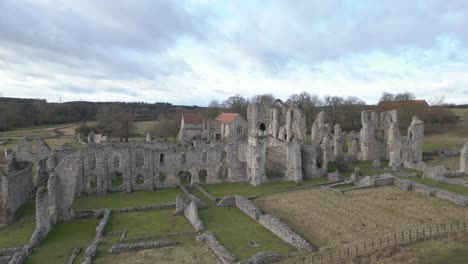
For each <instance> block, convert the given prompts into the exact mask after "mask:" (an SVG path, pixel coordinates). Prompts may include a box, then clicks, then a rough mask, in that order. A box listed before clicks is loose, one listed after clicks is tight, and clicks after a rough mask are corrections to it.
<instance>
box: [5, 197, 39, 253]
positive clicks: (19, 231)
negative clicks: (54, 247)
mask: <svg viewBox="0 0 468 264" xmlns="http://www.w3.org/2000/svg"><path fill="white" fill-rule="evenodd" d="M34 215H35V208H34V203H33V202H26V203H25V204H23V205H22V206H21V207H20V208H18V210H17V211H16V215H15V221H14V222H12V223H10V224H8V225H7V226H6V227H4V228H3V229H0V248H8V247H16V246H20V245H24V244H26V243H28V242H29V239H30V238H31V235H32V233H33V232H34V228H35V227H36V224H35V222H34Z"/></svg>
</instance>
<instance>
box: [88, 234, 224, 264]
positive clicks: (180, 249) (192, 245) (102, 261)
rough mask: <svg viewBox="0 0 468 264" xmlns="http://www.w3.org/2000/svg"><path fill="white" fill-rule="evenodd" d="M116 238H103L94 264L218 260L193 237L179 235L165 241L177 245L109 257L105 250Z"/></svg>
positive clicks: (212, 262)
mask: <svg viewBox="0 0 468 264" xmlns="http://www.w3.org/2000/svg"><path fill="white" fill-rule="evenodd" d="M117 240H118V236H107V237H104V240H103V242H102V243H101V244H100V245H99V247H98V253H97V258H96V260H95V262H94V263H96V264H115V263H122V264H152V263H155V260H157V263H164V264H169V263H181V264H198V263H206V264H218V263H219V261H218V258H217V257H216V256H215V255H214V254H213V253H212V252H211V250H210V249H209V248H208V246H207V245H206V244H205V243H203V242H198V241H196V240H195V235H193V234H192V235H181V236H177V237H171V238H169V239H166V240H170V241H176V242H179V243H180V244H179V245H176V246H171V247H166V248H158V249H148V250H142V251H138V252H128V253H123V254H119V255H111V254H109V253H108V252H107V250H108V249H109V248H110V247H111V246H112V245H114V244H116V243H117Z"/></svg>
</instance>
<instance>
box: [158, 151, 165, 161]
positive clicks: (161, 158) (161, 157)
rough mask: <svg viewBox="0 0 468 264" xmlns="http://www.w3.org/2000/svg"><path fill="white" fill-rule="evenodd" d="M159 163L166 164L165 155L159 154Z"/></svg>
mask: <svg viewBox="0 0 468 264" xmlns="http://www.w3.org/2000/svg"><path fill="white" fill-rule="evenodd" d="M159 162H160V163H164V154H162V153H161V154H159Z"/></svg>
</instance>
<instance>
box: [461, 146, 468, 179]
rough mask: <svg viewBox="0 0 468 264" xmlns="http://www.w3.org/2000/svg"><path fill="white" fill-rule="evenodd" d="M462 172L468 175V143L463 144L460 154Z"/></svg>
mask: <svg viewBox="0 0 468 264" xmlns="http://www.w3.org/2000/svg"><path fill="white" fill-rule="evenodd" d="M460 171H461V172H464V173H466V174H468V142H465V144H463V148H462V150H461V152H460Z"/></svg>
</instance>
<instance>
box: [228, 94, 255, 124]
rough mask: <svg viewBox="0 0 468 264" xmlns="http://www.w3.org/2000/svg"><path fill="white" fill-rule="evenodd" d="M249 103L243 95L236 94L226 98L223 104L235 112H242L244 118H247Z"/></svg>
mask: <svg viewBox="0 0 468 264" xmlns="http://www.w3.org/2000/svg"><path fill="white" fill-rule="evenodd" d="M248 105H249V102H248V101H247V100H246V99H245V98H244V97H242V96H240V95H238V94H237V95H234V96H231V97H229V98H228V99H226V101H224V102H223V103H222V106H223V107H224V108H226V109H228V110H229V111H230V112H233V113H239V114H241V115H242V116H243V117H244V118H247V107H248Z"/></svg>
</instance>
